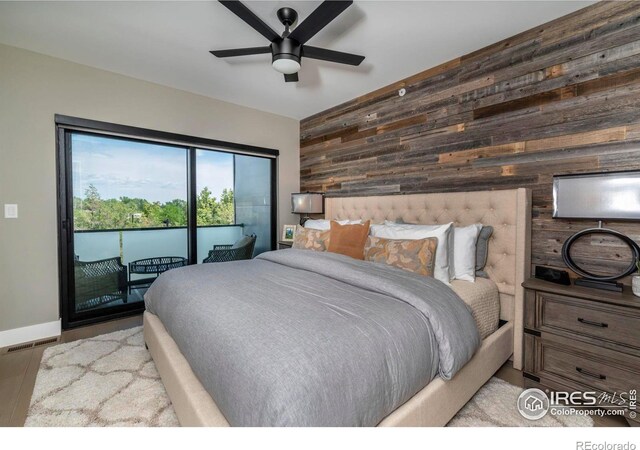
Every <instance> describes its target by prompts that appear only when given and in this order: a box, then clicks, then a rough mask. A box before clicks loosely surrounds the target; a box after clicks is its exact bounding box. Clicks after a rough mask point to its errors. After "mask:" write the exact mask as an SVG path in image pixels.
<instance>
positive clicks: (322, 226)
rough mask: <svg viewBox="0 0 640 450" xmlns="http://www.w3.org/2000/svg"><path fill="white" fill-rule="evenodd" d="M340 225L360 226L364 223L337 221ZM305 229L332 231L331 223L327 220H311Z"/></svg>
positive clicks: (305, 225)
mask: <svg viewBox="0 0 640 450" xmlns="http://www.w3.org/2000/svg"><path fill="white" fill-rule="evenodd" d="M336 222H338V223H339V224H340V225H358V224H361V223H362V220H360V219H358V220H336ZM304 227H305V228H312V229H314V230H322V231H325V230H330V229H331V221H330V220H325V219H309V220H307V221H306V222H305V223H304Z"/></svg>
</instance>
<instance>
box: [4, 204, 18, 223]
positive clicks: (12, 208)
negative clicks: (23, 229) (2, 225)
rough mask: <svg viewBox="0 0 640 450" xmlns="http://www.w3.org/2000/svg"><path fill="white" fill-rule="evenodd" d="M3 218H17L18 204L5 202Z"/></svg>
mask: <svg viewBox="0 0 640 450" xmlns="http://www.w3.org/2000/svg"><path fill="white" fill-rule="evenodd" d="M4 218H5V219H17V218H18V205H12V204H5V205H4Z"/></svg>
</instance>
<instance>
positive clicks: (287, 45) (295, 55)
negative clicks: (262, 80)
mask: <svg viewBox="0 0 640 450" xmlns="http://www.w3.org/2000/svg"><path fill="white" fill-rule="evenodd" d="M301 49H302V46H301V45H300V44H299V43H298V42H297V41H294V40H293V39H289V38H284V39H279V40H276V41H273V42H272V43H271V55H272V58H271V62H272V63H273V62H274V61H276V60H278V59H292V60H294V61H296V62H297V63H298V64H300V54H301Z"/></svg>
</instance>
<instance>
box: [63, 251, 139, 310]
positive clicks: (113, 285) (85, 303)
mask: <svg viewBox="0 0 640 450" xmlns="http://www.w3.org/2000/svg"><path fill="white" fill-rule="evenodd" d="M74 272H75V307H76V311H85V310H88V309H92V308H96V307H98V306H100V305H104V304H106V303H111V302H115V301H118V300H121V301H122V302H123V303H126V302H127V268H126V266H124V265H123V264H122V261H121V260H120V257H119V256H117V257H114V258H107V259H101V260H98V261H80V260H79V259H78V258H77V257H76V259H75V261H74Z"/></svg>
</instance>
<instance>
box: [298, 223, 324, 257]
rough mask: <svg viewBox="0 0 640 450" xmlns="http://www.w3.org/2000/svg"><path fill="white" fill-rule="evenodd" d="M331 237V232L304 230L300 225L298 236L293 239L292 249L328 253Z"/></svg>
mask: <svg viewBox="0 0 640 450" xmlns="http://www.w3.org/2000/svg"><path fill="white" fill-rule="evenodd" d="M329 235H330V232H329V230H326V231H322V230H314V229H313V228H304V227H301V226H300V225H298V226H297V227H296V234H295V236H294V237H293V245H292V248H301V249H304V250H315V251H317V252H326V251H327V247H328V246H329Z"/></svg>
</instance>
